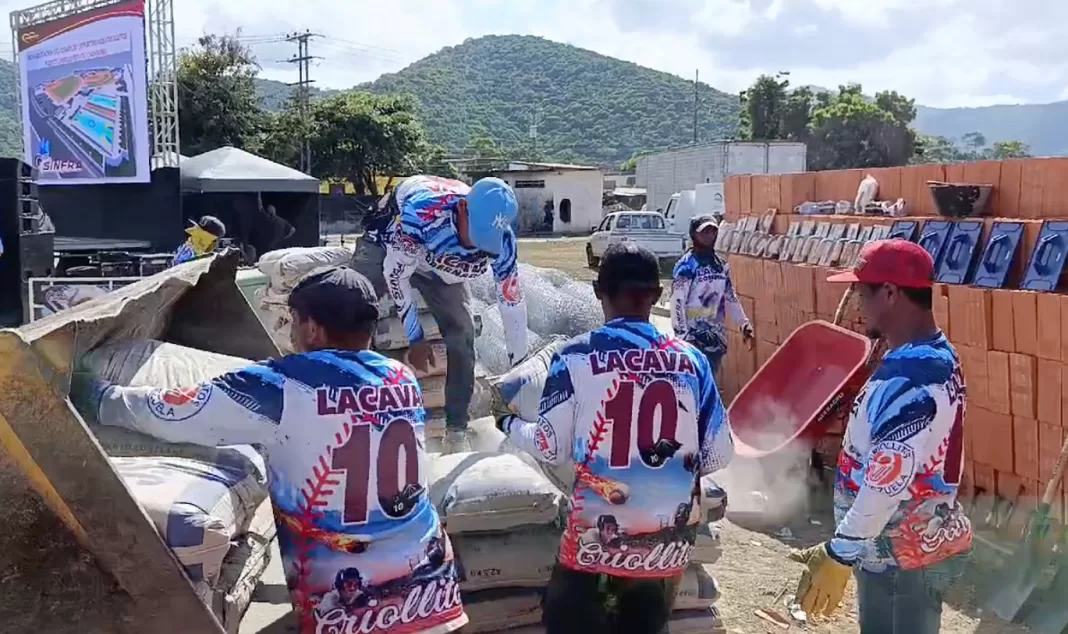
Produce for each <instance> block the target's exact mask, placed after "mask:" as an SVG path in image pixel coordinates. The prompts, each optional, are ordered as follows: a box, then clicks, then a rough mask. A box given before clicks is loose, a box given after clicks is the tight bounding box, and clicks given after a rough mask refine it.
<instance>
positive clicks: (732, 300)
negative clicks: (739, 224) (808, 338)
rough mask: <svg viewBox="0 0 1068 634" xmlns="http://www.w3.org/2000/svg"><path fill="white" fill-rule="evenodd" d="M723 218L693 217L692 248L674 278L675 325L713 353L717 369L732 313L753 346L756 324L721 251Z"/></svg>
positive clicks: (677, 331)
mask: <svg viewBox="0 0 1068 634" xmlns="http://www.w3.org/2000/svg"><path fill="white" fill-rule="evenodd" d="M718 236H719V221H718V220H716V218H715V217H714V216H697V217H696V218H694V219H693V220H691V221H690V240H691V241H692V242H693V248H692V249H690V251H688V252H686V253H685V254H684V255H683V256H682V257H681V258H679V261H678V263H677V264H675V270H674V273H673V275H672V278H673V280H672V284H671V325H672V326H673V327H674V328H675V334H676V335H677V336H679V337H681V338H682V339H684V340H686V341H687V342H688V343H690V344H692V345H693V346H695V347H696V348H697V349H698V350H700V351H701V352H703V353H704V354H705V356H706V357H708V362H709V363H710V364H712V371H713V372H716V371H717V370H718V369H719V365H720V363H721V362H722V361H723V357H724V356H725V355H726V354H727V327H726V326H727V324H726V322H727V317H730V318H731V319H732V320H733V321H734V323H735V324H737V325H738V326H739V327H740V328H741V329H742V336H743V337H744V338H745V340H746V342H747V343H748V344H749V345H750V346H751V345H752V342H753V336H754V333H753V325H752V324H751V323H750V322H749V318H748V317H746V315H745V309H744V308H742V304H741V302H739V301H738V296H737V295H736V294H735V292H734V284H733V283H732V282H731V270H730V267H729V266H727V263H726V262H724V261H723V259H722V258H721V257H719V255H717V254H716V238H717V237H718Z"/></svg>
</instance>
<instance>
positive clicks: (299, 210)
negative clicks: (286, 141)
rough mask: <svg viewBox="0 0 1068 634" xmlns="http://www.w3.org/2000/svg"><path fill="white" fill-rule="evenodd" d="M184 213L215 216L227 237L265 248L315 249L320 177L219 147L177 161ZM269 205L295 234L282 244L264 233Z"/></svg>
mask: <svg viewBox="0 0 1068 634" xmlns="http://www.w3.org/2000/svg"><path fill="white" fill-rule="evenodd" d="M181 181H182V212H183V216H184V218H185V220H186V221H187V222H188V221H190V220H196V219H197V218H199V217H201V216H203V215H212V216H216V217H217V218H219V219H220V220H222V221H223V223H224V224H225V225H226V234H227V237H229V238H232V239H234V240H236V241H238V242H240V243H242V244H246V245H251V246H253V247H254V248H255V249H256V250H257V251H258V252H261V253H260V254H262V251H264V250H266V248H268V245H269V248H282V247H291V246H318V244H319V179H317V178H315V177H313V176H308V175H307V174H304V173H303V172H300V171H298V170H295V169H293V168H291V167H286V166H285V165H280V164H278V163H275V162H273V161H269V160H267V159H265V158H263V157H260V156H256V155H255V154H250V153H248V152H245V151H244V150H240V149H238V148H234V147H229V146H227V147H222V148H218V149H216V150H212V151H210V152H205V153H203V154H200V155H197V156H194V157H192V158H189V159H186V160H184V161H182V163H181ZM268 206H273V207H274V208H275V210H276V211H277V213H278V216H279V217H280V218H283V219H284V220H287V221H288V222H289V223H290V224H291V225H293V228H294V229H295V231H294V233H293V234H292V235H291V236H289V237H288V238H285V239H284V240H277V239H275V238H280V236H273V237H272V235H271V232H270V231H267V230H265V228H269V227H270V226H271V220H270V219H269V217H268V216H267V214H266V212H265V211H264V210H265V209H266V208H267V207H268Z"/></svg>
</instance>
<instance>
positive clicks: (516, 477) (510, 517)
mask: <svg viewBox="0 0 1068 634" xmlns="http://www.w3.org/2000/svg"><path fill="white" fill-rule="evenodd" d="M429 462H430V497H431V500H433V502H434V505H435V506H437V508H438V512H440V513H441V516H442V518H443V519H444V520H445V524H446V526H447V529H448V531H449V534H451V535H460V534H462V533H472V532H493V531H507V530H511V529H514V528H518V527H520V526H533V525H542V526H546V525H550V524H554V523H555V522H556V521H557V519H558V517H559V516H560V510H561V504H562V502H563V495H562V494H561V493H560V491H559V490H557V488H556V487H554V486H553V485H552V483H551V482H549V480H548V479H546V478H545V476H544V475H542V474H541V473H540V472H539V471H538V470H537V469H535V468H534V467H532V466H530V465H528V464H526V463H525V462H523V461H522V460H520V459H519V458H518V457H517V456H514V455H512V454H492V453H479V452H462V453H454V454H449V455H440V454H429Z"/></svg>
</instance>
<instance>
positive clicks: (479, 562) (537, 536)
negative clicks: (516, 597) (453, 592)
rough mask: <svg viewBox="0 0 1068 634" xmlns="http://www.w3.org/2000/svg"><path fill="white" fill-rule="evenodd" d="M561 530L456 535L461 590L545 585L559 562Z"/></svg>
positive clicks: (539, 529)
mask: <svg viewBox="0 0 1068 634" xmlns="http://www.w3.org/2000/svg"><path fill="white" fill-rule="evenodd" d="M560 534H561V531H560V530H559V529H557V528H555V527H538V528H532V529H530V530H523V531H516V532H512V533H484V534H468V535H456V536H454V537H453V538H452V547H453V551H454V552H455V553H456V559H457V561H458V562H459V567H460V590H461V591H463V592H474V591H477V590H485V589H487V588H542V587H545V584H547V583H548V582H549V575H550V574H551V573H552V570H553V566H554V565H555V564H556V552H557V550H558V549H559V546H560Z"/></svg>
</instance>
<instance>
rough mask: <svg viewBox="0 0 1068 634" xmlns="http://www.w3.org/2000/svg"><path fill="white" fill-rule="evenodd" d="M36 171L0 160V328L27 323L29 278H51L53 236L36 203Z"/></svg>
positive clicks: (3, 159) (46, 219) (39, 206)
mask: <svg viewBox="0 0 1068 634" xmlns="http://www.w3.org/2000/svg"><path fill="white" fill-rule="evenodd" d="M36 180H37V170H36V169H34V168H33V167H32V166H30V165H28V164H26V163H23V162H22V161H20V160H18V159H12V158H0V241H2V242H3V253H2V254H0V325H4V326H17V325H19V324H20V323H23V322H25V321H27V320H28V319H29V317H28V316H29V310H30V306H29V304H28V302H27V298H28V289H29V286H28V284H27V281H28V280H29V279H30V278H31V277H51V276H52V273H53V269H54V264H53V262H54V258H55V254H54V247H55V233H54V230H53V228H52V223H51V221H50V220H49V219H48V216H47V215H46V214H45V213H44V211H43V210H42V209H41V205H40V203H39V202H38V192H37V182H36Z"/></svg>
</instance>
